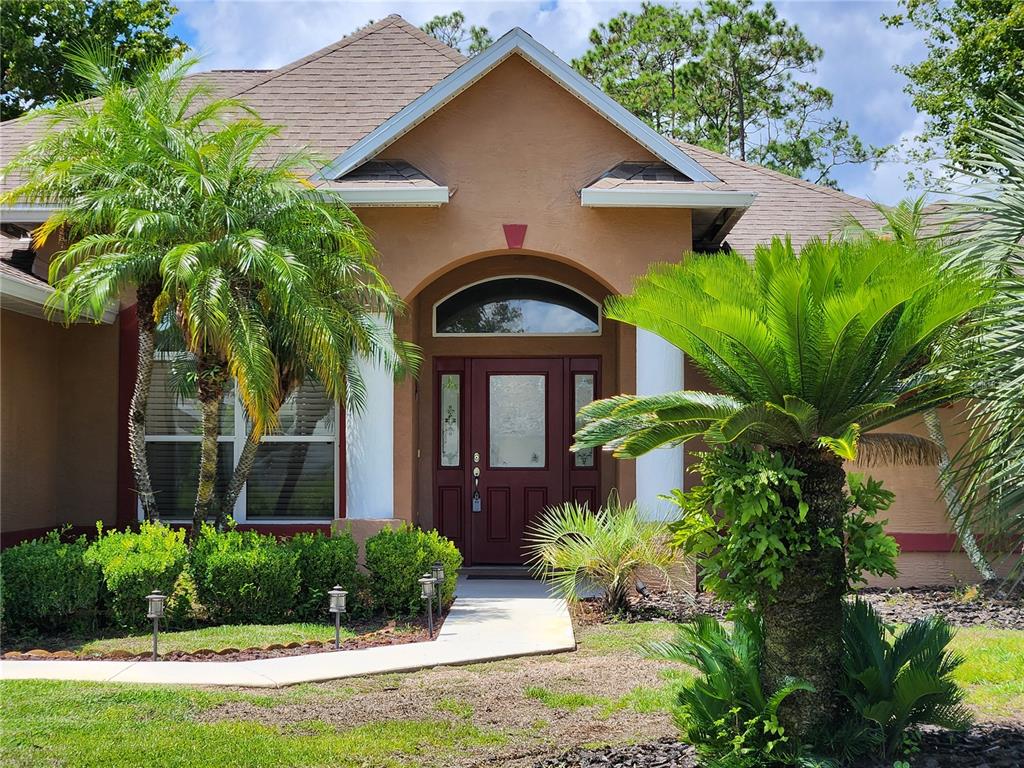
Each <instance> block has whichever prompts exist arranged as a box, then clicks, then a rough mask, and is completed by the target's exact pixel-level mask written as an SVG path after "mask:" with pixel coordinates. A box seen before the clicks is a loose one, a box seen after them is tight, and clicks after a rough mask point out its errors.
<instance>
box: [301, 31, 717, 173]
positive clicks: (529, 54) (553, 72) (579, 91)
mask: <svg viewBox="0 0 1024 768" xmlns="http://www.w3.org/2000/svg"><path fill="white" fill-rule="evenodd" d="M513 54H518V55H519V56H522V57H523V58H524V59H526V60H527V61H529V62H530V63H531V64H533V65H534V66H535V67H537V69H539V70H540V71H541V72H543V73H544V74H545V75H547V76H548V77H550V78H551V79H552V80H554V81H555V82H556V83H558V84H559V85H561V86H562V87H563V88H565V89H566V90H567V91H569V93H571V94H572V95H573V96H575V97H576V98H578V99H579V100H580V101H582V102H583V103H584V104H586V105H587V106H589V107H590V108H591V109H593V110H594V111H595V112H597V113H598V114H599V115H601V116H602V117H604V118H605V119H607V120H608V121H609V122H611V123H612V124H613V125H615V126H616V127H618V128H619V129H620V130H621V131H622V132H623V133H625V134H626V135H627V136H629V137H630V138H632V139H633V140H634V141H636V142H637V143H638V144H640V145H641V146H643V147H645V148H646V149H647V150H649V151H650V152H651V153H652V154H653V155H654V156H655V157H657V158H659V159H661V160H662V161H664V162H665V163H667V164H668V165H669V166H671V167H672V168H675V169H676V170H677V171H679V172H680V173H683V174H684V175H686V176H687V177H688V178H689V179H690V180H691V181H702V182H716V181H718V179H717V178H715V176H714V175H713V174H712V173H710V172H709V171H708V170H706V169H705V168H703V167H702V166H701V164H700V163H698V162H696V161H695V160H693V158H691V157H690V156H689V155H687V153H686V152H685V151H683V150H682V149H681V148H680V147H678V146H676V145H674V144H673V143H672V142H671V141H669V140H668V139H667V138H665V137H664V136H662V135H661V134H660V133H658V132H657V131H655V130H654V129H653V128H651V127H650V126H649V125H647V124H646V123H645V122H643V121H642V120H640V118H638V117H637V116H636V115H634V114H633V113H632V112H630V111H629V110H627V109H626V108H625V107H623V106H622V105H621V104H619V103H618V102H617V101H615V100H614V99H612V98H611V97H610V96H608V94H606V93H605V92H604V91H602V90H601V89H600V88H598V87H597V86H595V85H594V84H593V83H591V82H590V81H589V80H587V79H586V78H585V77H583V76H582V75H581V74H580V73H579V72H577V71H576V70H575V69H573V68H572V67H570V66H569V65H568V64H566V63H565V62H564V61H562V60H561V59H560V58H558V57H557V56H556V55H555V54H554V53H552V52H551V51H549V50H548V49H547V48H545V47H544V46H543V45H541V44H540V43H538V42H537V41H536V40H534V39H533V38H532V37H530V35H528V34H527V33H526V32H524V31H523V30H522V29H520V28H519V27H516V28H515V29H512V30H510V31H509V32H506V33H505V34H504V35H502V37H501V38H500V39H499V40H498V41H497V42H495V43H493V44H492V45H491V46H490V47H488V48H487V50H485V51H484V52H483V53H480V54H478V55H477V56H475V57H473V58H472V59H470V60H468V61H466V62H465V63H464V64H462V65H461V66H460V67H459V68H458V69H457V70H456V71H454V72H452V73H451V74H450V75H448V76H447V77H445V78H444V79H443V80H441V81H440V82H438V83H437V84H436V85H434V86H433V87H431V88H430V90H428V91H426V92H425V93H423V94H422V95H421V96H419V97H418V98H417V99H416V100H414V101H412V102H411V103H409V104H407V105H406V106H404V107H403V108H402V109H401V110H400V111H399V112H397V113H396V114H395V115H393V116H392V117H390V118H389V119H387V120H385V121H384V122H383V123H381V124H380V125H378V126H377V127H376V128H374V129H373V130H372V131H371V132H370V133H368V134H367V135H366V136H364V137H363V138H362V139H360V140H359V141H358V142H356V143H355V144H354V145H352V146H351V147H350V148H349V149H348V150H346V151H345V152H342V153H341V154H339V155H338V156H337V157H336V158H335V159H334V161H333V162H331V163H329V164H328V165H327V166H326V167H325V168H324V169H323V170H321V171H320V174H319V175H320V177H321V178H324V179H337V178H340V177H341V176H344V175H345V174H346V173H348V172H349V171H351V170H353V169H355V168H358V167H359V166H360V165H362V164H363V163H364V162H366V161H367V160H369V159H370V158H372V157H374V156H376V155H377V154H378V153H379V152H381V151H382V150H384V149H386V148H387V147H388V146H390V145H391V144H392V143H393V142H394V141H395V140H396V139H398V138H399V137H401V136H403V135H404V134H405V133H407V132H408V131H409V130H411V129H412V128H413V127H414V126H416V125H418V124H419V123H421V122H422V121H423V120H425V119H426V118H428V117H430V115H432V114H434V112H436V111H437V110H439V109H440V108H441V107H443V106H444V105H445V104H447V103H448V102H449V101H451V100H452V99H454V98H455V97H456V96H458V95H459V94H460V93H462V92H463V91H464V90H466V89H467V88H469V87H470V86H471V85H473V84H474V83H476V82H477V81H478V80H480V78H482V77H483V76H484V75H486V74H487V73H488V72H490V71H491V70H492V69H494V68H495V67H496V66H498V65H499V64H501V63H502V62H503V61H505V59H507V58H508V57H509V56H512V55H513Z"/></svg>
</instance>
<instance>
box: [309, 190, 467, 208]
mask: <svg viewBox="0 0 1024 768" xmlns="http://www.w3.org/2000/svg"><path fill="white" fill-rule="evenodd" d="M323 194H324V197H325V198H326V199H328V200H331V199H334V200H341V201H342V202H344V203H345V204H346V205H348V206H350V207H352V208H359V207H363V206H375V207H381V208H384V207H404V206H408V207H417V206H419V207H433V208H437V207H440V206H442V205H446V204H447V203H448V198H449V197H451V195H450V194H449V191H448V187H433V186H432V187H399V188H397V189H396V188H394V187H386V186H379V187H371V186H361V187H349V188H347V189H329V188H328V189H325V190H323Z"/></svg>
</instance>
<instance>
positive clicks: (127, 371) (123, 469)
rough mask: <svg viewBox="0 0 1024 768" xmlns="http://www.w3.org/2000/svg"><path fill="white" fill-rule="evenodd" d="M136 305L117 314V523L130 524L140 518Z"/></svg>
mask: <svg viewBox="0 0 1024 768" xmlns="http://www.w3.org/2000/svg"><path fill="white" fill-rule="evenodd" d="M136 308H137V305H135V304H133V305H132V306H130V307H128V308H127V309H122V310H121V312H120V314H119V315H118V326H119V342H118V371H117V524H118V525H119V526H126V525H131V524H132V523H134V522H135V521H136V520H137V519H138V512H137V510H138V499H137V497H136V495H135V478H134V476H133V472H132V456H131V452H130V451H129V447H128V419H129V417H130V415H131V405H132V393H133V392H134V391H135V370H136V367H137V365H138V356H139V351H138V350H139V318H138V313H137V312H136Z"/></svg>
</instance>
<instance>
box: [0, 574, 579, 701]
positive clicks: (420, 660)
mask: <svg viewBox="0 0 1024 768" xmlns="http://www.w3.org/2000/svg"><path fill="white" fill-rule="evenodd" d="M455 594H456V601H455V603H454V604H453V605H452V609H451V611H450V612H449V613H448V617H447V618H446V619H445V622H444V626H443V627H442V629H441V632H440V633H439V634H438V636H437V639H436V640H434V641H433V642H426V643H409V644H406V645H392V646H381V647H377V648H364V649H360V650H355V651H331V652H326V653H311V654H306V655H303V656H286V657H280V658H275V659H259V660H257V661H159V662H151V661H9V660H3V661H0V679H4V680H92V681H101V682H123V683H158V684H168V683H169V684H178V685H236V686H251V687H256V688H273V687H278V686H282V685H294V684H295V683H309V682H317V681H321V680H335V679H337V678H342V677H358V676H362V675H374V674H379V673H382V672H411V671H414V670H417V669H423V668H425V667H436V666H442V665H447V664H472V663H475V662H482V661H493V660H495V659H506V658H510V657H514V656H531V655H536V654H545V653H558V652H561V651H572V650H575V648H576V638H575V635H574V634H573V630H572V621H571V620H570V618H569V611H568V608H567V606H566V604H565V601H563V600H559V599H557V598H553V597H549V596H548V593H547V589H546V587H545V586H544V585H543V584H541V583H539V582H536V581H526V580H522V581H519V580H497V579H494V580H491V579H486V580H475V579H474V580H467V579H465V578H460V579H459V584H458V586H457V588H456V591H455Z"/></svg>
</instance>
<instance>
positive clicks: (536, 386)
mask: <svg viewBox="0 0 1024 768" xmlns="http://www.w3.org/2000/svg"><path fill="white" fill-rule="evenodd" d="M488 384H489V386H488V393H487V397H488V403H487V410H488V421H489V424H488V427H489V428H488V438H487V439H488V456H489V457H490V458H489V461H488V464H489V465H490V468H491V469H510V468H530V469H542V468H543V467H544V466H545V463H546V458H545V457H546V453H547V451H546V449H545V446H546V444H547V416H546V414H547V381H546V379H545V377H544V376H542V375H541V376H537V375H533V374H512V375H504V374H499V375H493V376H490V377H489V382H488Z"/></svg>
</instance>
